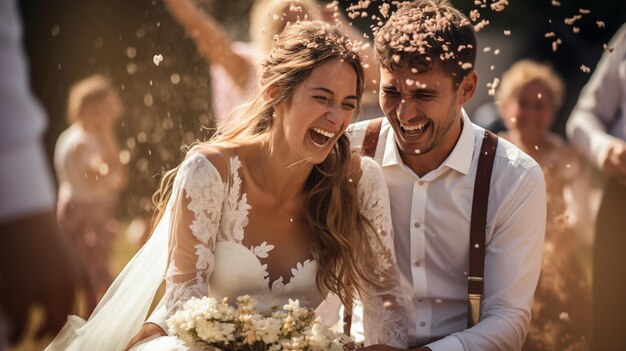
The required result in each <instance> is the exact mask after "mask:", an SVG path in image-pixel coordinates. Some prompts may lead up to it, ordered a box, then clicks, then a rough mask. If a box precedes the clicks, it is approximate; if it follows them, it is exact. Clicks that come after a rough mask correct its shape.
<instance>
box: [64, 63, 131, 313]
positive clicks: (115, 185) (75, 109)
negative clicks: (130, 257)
mask: <svg viewBox="0 0 626 351" xmlns="http://www.w3.org/2000/svg"><path fill="white" fill-rule="evenodd" d="M122 114H123V107H122V103H121V101H120V98H119V95H118V93H117V91H115V89H114V88H113V85H112V83H111V82H110V81H109V80H108V79H107V78H105V77H103V76H100V75H94V76H91V77H89V78H86V79H84V80H82V81H80V82H79V83H77V84H76V85H74V86H73V87H72V89H71V91H70V94H69V100H68V120H69V122H70V126H69V127H68V128H67V129H66V130H65V131H64V132H63V133H61V135H60V136H59V139H58V140H57V143H56V147H55V154H54V166H55V169H56V173H57V177H58V181H59V194H58V204H57V220H58V222H59V225H60V227H61V229H62V230H63V232H65V234H66V235H67V236H69V238H70V239H71V241H72V242H73V244H74V249H75V253H76V255H77V256H79V257H78V258H79V259H80V260H81V261H82V263H83V267H86V270H87V273H88V278H89V289H88V291H87V292H86V293H87V300H88V306H87V312H91V310H93V308H94V307H95V303H96V301H97V298H98V296H99V295H101V294H102V293H104V291H105V290H106V288H107V287H108V286H109V284H110V283H111V281H112V276H111V273H110V272H109V258H110V255H111V245H112V242H113V239H114V237H115V234H116V231H117V222H116V220H115V219H114V217H113V212H114V209H115V206H116V205H117V200H118V197H119V194H120V192H121V191H122V189H123V188H124V187H125V185H126V169H125V168H124V166H123V165H122V163H121V162H120V160H119V147H118V142H117V139H116V136H115V125H116V123H117V122H118V121H119V119H120V118H121V116H122Z"/></svg>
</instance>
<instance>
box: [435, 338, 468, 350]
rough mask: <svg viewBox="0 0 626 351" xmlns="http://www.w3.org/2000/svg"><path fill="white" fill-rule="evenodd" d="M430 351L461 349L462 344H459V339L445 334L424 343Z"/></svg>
mask: <svg viewBox="0 0 626 351" xmlns="http://www.w3.org/2000/svg"><path fill="white" fill-rule="evenodd" d="M426 347H428V348H429V349H431V350H432V351H455V350H459V351H463V345H461V341H460V340H459V339H457V338H456V337H454V336H451V335H450V336H446V337H445V338H443V339H441V340H437V341H435V342H432V343H430V344H428V345H426Z"/></svg>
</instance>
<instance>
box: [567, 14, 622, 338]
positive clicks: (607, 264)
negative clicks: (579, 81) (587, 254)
mask: <svg viewBox="0 0 626 351" xmlns="http://www.w3.org/2000/svg"><path fill="white" fill-rule="evenodd" d="M567 134H568V136H569V137H570V139H571V142H572V144H573V145H574V146H575V147H576V148H577V149H578V150H580V151H581V152H582V153H583V154H584V155H585V156H586V157H587V159H588V160H589V161H590V162H591V163H592V164H593V165H595V166H596V167H597V168H598V169H599V170H600V171H601V172H602V173H603V174H604V175H605V176H606V177H607V183H606V185H605V188H604V195H603V198H602V202H601V204H600V208H599V210H598V215H597V219H596V223H597V224H596V237H595V241H594V258H593V264H594V267H593V307H594V313H593V349H594V350H618V349H619V350H623V349H624V347H626V333H625V332H624V326H625V325H626V300H625V299H624V296H626V255H625V254H624V252H625V251H626V25H622V27H621V28H620V29H619V30H618V32H617V34H615V36H614V37H613V39H612V40H611V42H610V43H609V44H608V46H607V50H606V52H605V53H604V55H603V56H602V58H601V59H600V61H599V63H598V66H597V67H596V70H595V72H594V73H593V75H592V76H591V79H590V80H589V82H588V83H587V85H586V86H585V88H584V89H583V90H582V92H581V94H580V97H579V98H578V104H577V105H576V107H575V108H574V110H573V111H572V115H571V116H570V119H569V121H568V122H567Z"/></svg>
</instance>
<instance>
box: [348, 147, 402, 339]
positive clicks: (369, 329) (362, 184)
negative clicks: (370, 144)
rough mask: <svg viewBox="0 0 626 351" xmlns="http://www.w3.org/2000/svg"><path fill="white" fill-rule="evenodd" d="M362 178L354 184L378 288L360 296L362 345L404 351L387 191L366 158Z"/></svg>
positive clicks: (372, 161)
mask: <svg viewBox="0 0 626 351" xmlns="http://www.w3.org/2000/svg"><path fill="white" fill-rule="evenodd" d="M361 169H362V175H361V178H360V179H359V184H358V199H359V207H360V212H361V214H362V215H363V216H365V217H366V218H367V219H368V220H369V221H370V223H371V224H372V225H373V231H368V235H369V236H370V238H371V239H370V242H371V243H372V246H373V248H374V252H373V257H363V259H368V260H369V259H374V260H377V264H376V267H377V269H376V272H375V273H376V274H377V275H378V276H379V282H380V285H379V286H371V285H368V284H364V285H365V289H364V290H365V291H363V292H361V301H362V303H363V327H364V332H365V345H366V346H367V345H373V344H385V345H390V346H394V347H400V348H406V347H407V342H408V341H407V337H408V336H407V335H408V332H407V316H406V312H405V309H404V307H403V297H404V296H403V292H404V291H405V290H403V289H402V285H401V282H400V274H399V272H398V268H397V263H396V256H395V250H394V244H393V227H392V224H391V212H390V206H389V191H388V190H387V185H386V183H385V181H384V179H383V175H382V171H381V170H380V167H379V166H378V165H377V164H376V162H375V161H374V160H372V159H370V158H363V159H362V161H361Z"/></svg>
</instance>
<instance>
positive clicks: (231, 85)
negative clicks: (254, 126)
mask: <svg viewBox="0 0 626 351" xmlns="http://www.w3.org/2000/svg"><path fill="white" fill-rule="evenodd" d="M320 3H322V2H321V1H320ZM165 4H166V5H167V7H168V9H169V10H170V12H171V14H172V16H174V18H175V19H176V20H177V21H178V22H179V23H180V24H181V25H182V26H183V27H185V30H186V31H187V33H188V34H189V36H190V37H191V38H192V39H193V40H194V42H195V44H196V46H197V47H198V50H199V51H200V52H201V53H202V55H203V56H204V58H205V60H206V61H207V62H208V63H209V65H210V69H211V94H212V107H213V112H214V115H215V120H216V121H217V122H218V123H219V122H222V121H223V120H224V119H225V118H226V117H227V116H228V114H229V113H230V112H231V111H232V110H233V109H234V108H235V106H238V105H241V104H242V103H243V102H245V101H248V100H250V99H251V98H252V97H253V96H254V94H255V93H256V92H257V88H258V87H257V74H258V68H259V65H260V62H261V60H262V59H263V58H264V57H265V56H266V55H267V54H268V53H269V51H270V49H271V48H272V44H273V42H274V36H275V35H276V34H278V33H280V32H281V31H282V30H283V29H284V28H285V26H286V25H287V24H288V23H295V22H297V21H300V20H304V19H309V20H325V21H327V22H332V23H336V24H337V25H338V26H339V27H340V28H341V30H342V32H343V33H344V34H345V35H348V36H349V37H350V38H351V39H352V40H356V41H365V39H364V38H363V36H362V33H360V32H358V31H357V30H356V29H354V28H353V27H351V26H350V25H349V23H348V21H347V20H346V19H345V18H344V16H343V15H341V13H340V12H339V11H338V9H337V8H331V7H327V6H325V5H320V4H318V2H317V1H315V0H257V1H255V2H254V5H253V7H252V10H251V13H250V37H251V38H252V41H251V42H240V41H234V42H232V41H231V40H230V39H229V38H228V34H227V33H225V32H224V30H223V29H222V27H221V26H220V24H219V23H218V21H217V20H216V19H215V18H214V17H213V16H212V15H211V14H210V13H207V12H205V11H203V9H202V8H201V7H200V6H199V5H198V4H197V3H196V2H195V1H194V0H165ZM370 50H371V49H370ZM367 59H368V60H369V61H368V64H367V65H365V68H366V69H365V74H366V77H365V81H366V82H367V84H371V83H372V80H377V79H378V69H377V67H376V65H375V64H374V61H373V59H374V55H373V52H372V53H370V54H369V55H368V57H367ZM372 85H374V86H375V85H376V83H374V84H372ZM364 102H365V104H366V105H367V103H371V104H373V105H376V106H377V105H378V95H377V93H373V92H371V89H367V90H366V95H365V101H364ZM365 108H366V109H367V106H366V107H365Z"/></svg>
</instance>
